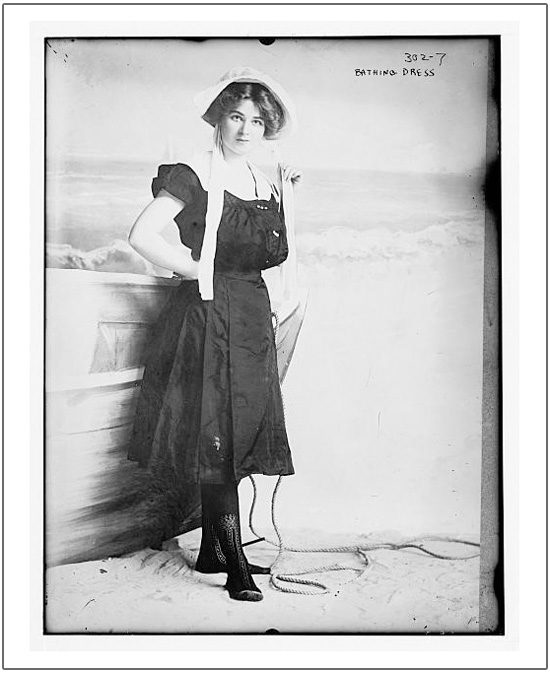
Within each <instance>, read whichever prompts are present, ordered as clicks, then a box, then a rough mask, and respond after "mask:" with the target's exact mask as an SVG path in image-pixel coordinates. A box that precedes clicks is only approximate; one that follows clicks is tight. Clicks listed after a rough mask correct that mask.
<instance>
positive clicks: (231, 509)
mask: <svg viewBox="0 0 550 673" xmlns="http://www.w3.org/2000/svg"><path fill="white" fill-rule="evenodd" d="M201 494H202V510H203V518H202V540H201V548H200V552H199V557H198V559H197V564H196V567H195V569H196V570H198V571H199V572H205V573H213V572H226V573H227V584H226V589H227V590H228V591H229V595H230V596H231V598H234V599H235V600H240V601H261V600H262V598H263V595H262V593H261V591H260V590H259V589H258V587H257V586H256V584H255V583H254V580H253V579H252V575H251V567H250V565H249V564H248V561H247V560H246V556H245V555H244V552H243V548H242V542H241V529H240V519H239V496H238V493H237V484H236V483H228V484H208V485H203V486H202V488H201ZM258 568H259V567H258ZM266 570H267V572H269V570H268V569H263V568H262V569H261V570H260V572H265V571H266Z"/></svg>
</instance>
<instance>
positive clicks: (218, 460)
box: [129, 271, 294, 497]
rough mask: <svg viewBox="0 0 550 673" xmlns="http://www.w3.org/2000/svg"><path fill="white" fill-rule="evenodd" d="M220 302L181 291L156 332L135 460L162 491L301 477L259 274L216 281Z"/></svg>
mask: <svg viewBox="0 0 550 673" xmlns="http://www.w3.org/2000/svg"><path fill="white" fill-rule="evenodd" d="M214 297H215V299H214V300H213V301H207V302H204V301H203V300H202V299H201V297H200V295H199V292H198V283H197V282H196V281H182V283H181V285H180V286H179V287H178V288H177V289H176V290H175V291H174V293H173V295H172V297H171V299H170V301H169V303H168V305H167V306H166V308H165V309H164V311H163V313H162V315H161V317H160V319H159V321H158V323H157V325H156V328H155V333H154V337H153V339H152V341H151V344H150V348H149V352H148V358H147V364H146V368H145V373H144V377H143V382H142V387H141V393H140V397H139V400H138V405H137V412H136V420H135V424H134V430H133V437H132V443H131V447H130V452H129V458H131V459H132V460H137V461H138V462H139V463H140V465H141V466H143V467H147V468H148V469H149V471H150V472H151V475H152V476H153V477H154V480H155V481H156V482H157V483H158V486H159V488H165V489H166V488H168V487H170V486H171V487H172V488H175V489H176V490H177V491H179V490H182V492H186V497H189V495H190V493H191V492H192V491H193V488H194V487H195V492H196V487H197V486H198V485H200V484H201V483H221V482H227V481H237V482H238V481H239V480H240V479H242V478H243V477H246V476H248V475H251V474H266V475H289V474H293V473H294V469H293V465H292V458H291V454H290V448H289V444H288V439H287V434H286V429H285V422H284V413H283V405H282V398H281V390H280V384H279V377H278V371H277V357H276V346H275V337H274V331H273V325H272V321H271V308H270V303H269V295H268V293H267V288H266V286H265V283H264V281H263V279H262V277H261V274H260V272H256V271H253V272H234V273H233V272H232V273H219V272H216V273H215V275H214Z"/></svg>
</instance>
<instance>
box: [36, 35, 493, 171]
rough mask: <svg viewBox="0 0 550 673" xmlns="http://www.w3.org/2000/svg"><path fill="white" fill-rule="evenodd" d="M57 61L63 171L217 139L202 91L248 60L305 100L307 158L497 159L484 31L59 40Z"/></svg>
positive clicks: (287, 148) (320, 163) (302, 136)
mask: <svg viewBox="0 0 550 673" xmlns="http://www.w3.org/2000/svg"><path fill="white" fill-rule="evenodd" d="M436 52H439V53H444V54H445V56H444V57H443V58H442V63H441V65H440V61H441V56H438V55H436ZM407 53H409V54H411V57H408V56H406V54H407ZM412 54H416V55H418V56H417V60H416V62H407V61H408V60H411V61H412V59H413V56H412ZM421 54H424V55H425V60H421V59H422V57H421ZM46 59H47V60H46V81H47V140H48V143H47V148H48V158H49V160H51V162H52V163H51V167H52V168H54V169H55V167H56V166H57V165H58V162H59V161H61V162H62V160H63V158H64V157H65V156H67V155H71V154H78V155H92V156H94V157H105V158H106V159H111V158H119V159H124V158H133V157H135V158H139V159H151V160H152V161H162V160H164V159H166V158H172V159H173V158H174V157H176V158H177V157H179V156H180V155H181V156H182V157H185V156H186V155H187V154H188V153H189V152H191V151H193V150H194V149H200V148H206V147H208V146H209V143H210V138H211V130H210V127H208V126H207V125H206V124H205V123H204V122H203V121H201V120H200V119H199V118H198V116H197V113H196V111H195V109H194V106H193V96H194V94H195V93H196V92H197V91H200V90H202V89H204V88H206V87H208V86H210V85H211V84H213V83H214V82H215V81H217V80H218V79H219V78H220V77H221V75H222V74H223V73H224V72H225V71H226V70H228V69H229V68H231V67H234V66H236V65H249V66H252V67H255V68H258V69H260V70H263V71H265V72H267V73H269V74H270V75H271V76H272V77H274V78H275V79H277V80H278V81H279V82H280V83H281V84H282V85H283V86H284V87H285V88H286V89H287V91H288V92H289V93H290V95H291V96H292V97H293V99H294V101H295V105H296V108H297V111H298V116H299V128H298V130H297V131H296V133H295V134H294V135H293V136H292V138H291V139H288V140H286V141H284V142H283V141H282V147H283V150H284V153H285V156H286V157H287V158H288V159H289V160H290V161H291V162H293V163H295V164H296V165H299V166H302V167H304V168H305V167H322V168H328V167H331V166H332V167H335V168H353V169H360V168H363V169H373V170H384V171H414V172H466V171H470V170H472V169H475V168H477V167H480V166H482V165H483V164H484V162H485V124H486V109H487V41H486V40H484V39H482V38H481V39H480V38H469V39H460V38H452V39H448V38H445V39H439V38H422V39H416V38H395V39H393V38H392V39H376V38H360V39H358V38H334V39H326V38H323V39H304V38H298V39H292V38H285V39H277V40H276V41H275V42H274V43H273V44H271V45H263V44H261V43H260V42H259V41H258V40H256V39H240V38H239V39H208V40H205V41H202V42H201V41H199V42H193V41H188V40H184V39H182V40H174V39H93V40H87V39H77V40H61V39H55V40H50V41H49V42H48V44H47V46H46ZM404 68H405V69H406V71H407V72H406V74H404V70H403V69H404ZM412 68H415V69H417V70H420V71H421V72H422V74H421V75H420V76H418V75H413V74H411V69H412ZM356 69H364V70H365V71H366V70H374V69H377V70H379V71H380V70H382V69H394V70H395V71H396V73H397V74H396V75H395V76H389V75H387V76H381V75H378V76H375V75H365V76H357V75H356ZM431 69H433V72H434V75H433V76H431V75H428V76H425V75H424V70H427V71H428V73H429V72H430V70H431ZM168 155H170V156H168Z"/></svg>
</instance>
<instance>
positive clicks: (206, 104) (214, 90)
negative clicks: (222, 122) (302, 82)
mask: <svg viewBox="0 0 550 673" xmlns="http://www.w3.org/2000/svg"><path fill="white" fill-rule="evenodd" d="M234 82H247V83H251V84H261V85H262V86H264V87H265V88H266V89H267V90H268V91H269V92H270V93H271V94H272V95H273V97H274V98H275V100H276V101H277V103H278V104H279V105H280V106H281V109H282V111H283V127H284V132H285V134H286V133H289V132H290V131H291V130H295V129H296V125H297V124H296V112H295V108H294V103H293V102H292V99H291V98H290V96H289V95H288V93H287V92H286V91H285V90H284V89H283V87H282V86H281V85H280V84H279V83H278V82H276V81H275V80H274V79H273V78H271V77H270V76H269V75H266V74H264V73H263V72H260V71H259V70H256V69H254V68H249V67H248V66H243V67H238V68H231V70H229V71H228V72H226V73H225V75H224V76H223V77H222V78H221V79H220V80H219V82H217V83H216V84H214V86H211V87H209V88H208V89H205V90H204V91H201V92H200V93H198V94H197V95H196V96H195V98H194V101H195V105H196V106H197V108H198V110H199V114H200V116H201V117H202V118H203V119H204V121H205V122H207V123H208V124H210V126H215V124H216V122H215V120H214V119H213V118H212V116H211V115H212V111H211V110H210V107H211V106H212V103H213V102H214V101H215V100H216V98H217V97H218V96H219V95H220V94H221V92H222V91H223V90H224V89H226V88H227V87H228V86H229V85H230V84H233V83H234ZM278 135H279V134H278Z"/></svg>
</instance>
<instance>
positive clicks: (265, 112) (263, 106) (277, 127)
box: [204, 82, 285, 140]
mask: <svg viewBox="0 0 550 673" xmlns="http://www.w3.org/2000/svg"><path fill="white" fill-rule="evenodd" d="M243 100H251V101H252V102H253V103H254V104H255V105H257V106H258V109H259V111H260V116H261V118H262V119H263V121H264V124H265V130H264V138H266V139H268V140H272V139H274V138H276V137H277V135H278V134H279V133H280V131H281V129H282V128H283V126H284V125H285V117H284V113H283V110H282V108H281V106H280V105H279V103H278V102H277V100H276V99H275V97H274V96H273V94H272V93H271V92H270V91H269V89H266V87H265V86H262V85H261V84H253V83H249V82H234V83H233V84H230V85H229V86H228V87H226V88H225V89H224V90H223V91H222V92H221V93H220V95H219V96H218V97H217V98H216V100H215V101H214V102H213V103H212V105H211V106H210V107H209V108H208V110H207V111H206V113H205V114H204V119H206V121H208V122H209V123H210V124H212V125H213V126H215V125H216V124H218V123H219V122H220V121H221V120H222V119H223V117H225V116H226V115H228V114H229V113H230V112H231V110H233V109H234V107H235V105H238V104H239V103H240V102H241V101H243Z"/></svg>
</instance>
